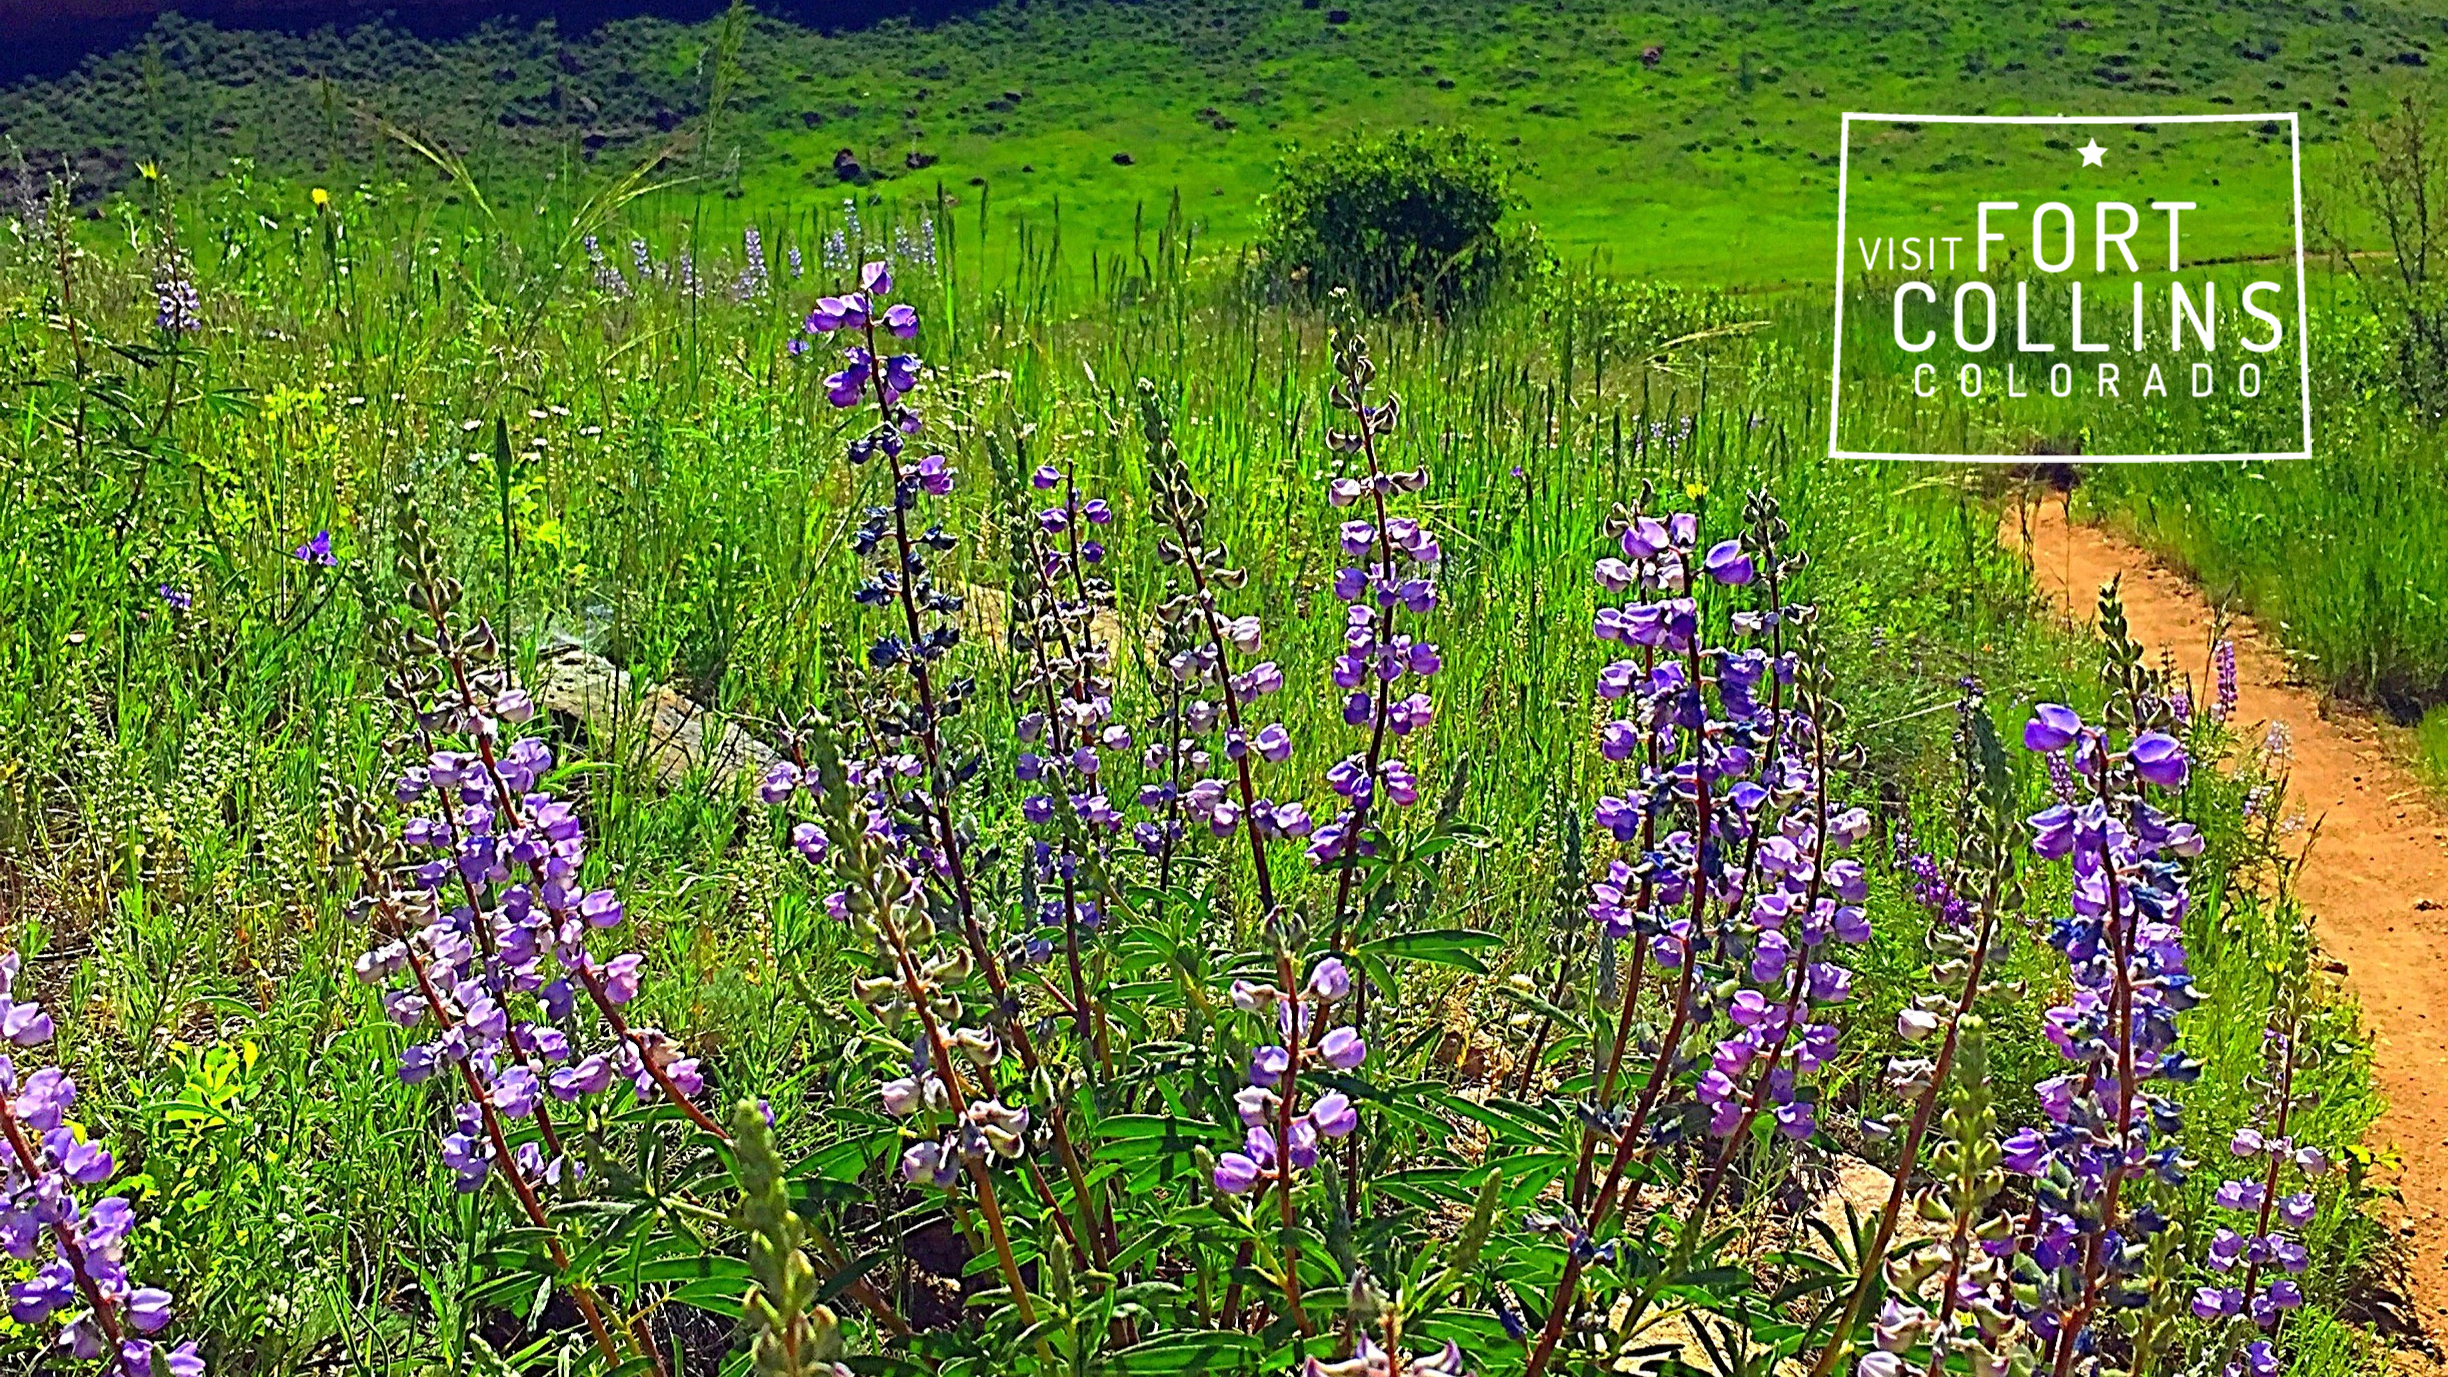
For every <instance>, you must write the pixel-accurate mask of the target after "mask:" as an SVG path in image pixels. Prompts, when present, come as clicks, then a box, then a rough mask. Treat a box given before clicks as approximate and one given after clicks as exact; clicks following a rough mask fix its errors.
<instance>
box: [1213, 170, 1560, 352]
mask: <svg viewBox="0 0 2448 1377" xmlns="http://www.w3.org/2000/svg"><path fill="white" fill-rule="evenodd" d="M1513 170H1514V169H1513V163H1512V160H1511V159H1510V158H1509V157H1507V156H1506V155H1505V154H1504V153H1503V152H1502V150H1500V149H1499V148H1498V147H1497V146H1496V145H1495V144H1493V143H1490V142H1489V141H1487V140H1486V139H1483V138H1481V137H1479V136H1478V135H1476V134H1473V133H1471V132H1470V131H1469V130H1466V129H1405V130H1400V131H1398V132H1396V133H1392V134H1382V135H1370V134H1361V135H1357V136H1354V137H1351V138H1347V139H1343V140H1340V141H1338V142H1336V143H1333V144H1330V145H1328V146H1326V147H1325V148H1322V149H1314V150H1306V151H1295V152H1293V153H1292V154H1291V155H1290V156H1288V157H1286V158H1285V159H1284V161H1283V163H1282V164H1281V166H1280V167H1279V168H1278V170H1277V185H1276V189H1275V193H1274V194H1273V195H1272V196H1270V197H1268V198H1267V202H1266V207H1265V237H1264V239H1263V241H1262V244H1261V249H1262V253H1263V255H1264V261H1265V264H1266V267H1267V270H1268V272H1269V273H1270V274H1271V276H1272V278H1273V280H1274V282H1275V283H1276V284H1277V285H1279V286H1281V287H1284V288H1287V289H1291V290H1296V291H1302V292H1308V293H1319V294H1322V293H1324V292H1327V291H1331V290H1333V289H1334V288H1337V287H1343V288H1348V289H1349V290H1350V291H1351V293H1352V295H1353V296H1355V297H1356V298H1358V299H1359V301H1360V302H1361V303H1362V304H1363V305H1365V306H1367V307H1368V308H1369V309H1370V310H1373V311H1383V310H1386V309H1388V308H1390V307H1392V306H1394V305H1396V304H1398V303H1402V302H1416V303H1418V304H1419V305H1422V306H1425V307H1427V308H1428V309H1430V310H1440V311H1441V310H1444V309H1446V308H1448V307H1451V306H1453V305H1457V304H1460V303H1463V302H1467V301H1470V300H1474V299H1476V298H1478V297H1480V296H1481V295H1483V294H1484V293H1485V292H1486V291H1487V289H1488V288H1489V287H1490V286H1492V285H1493V284H1494V283H1495V282H1497V281H1498V280H1500V279H1501V278H1502V277H1504V276H1505V275H1506V274H1507V273H1508V272H1510V271H1512V270H1513V269H1514V268H1515V267H1517V266H1518V265H1519V264H1520V263H1522V262H1523V261H1525V260H1527V259H1528V258H1530V257H1532V256H1533V255H1534V249H1533V244H1534V242H1535V240H1534V234H1533V233H1532V232H1531V231H1529V230H1527V229H1526V228H1525V229H1522V230H1518V231H1513V232H1508V228H1507V227H1506V226H1505V225H1504V223H1503V221H1504V217H1505V212H1506V211H1508V210H1511V209H1514V208H1515V207H1517V206H1518V205H1519V204H1520V197H1519V196H1517V195H1516V194H1515V193H1514V191H1513V187H1512V174H1513Z"/></svg>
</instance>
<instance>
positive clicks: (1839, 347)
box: [1828, 110, 2312, 464]
mask: <svg viewBox="0 0 2448 1377" xmlns="http://www.w3.org/2000/svg"><path fill="white" fill-rule="evenodd" d="M1855 120H1862V121H1865V122H1872V123H1886V124H2073V125H2082V124H2102V125H2118V124H2126V125H2131V124H2243V123H2252V122H2255V121H2259V122H2264V123H2266V122H2269V121H2272V120H2284V121H2286V126H2287V149H2288V161H2289V163H2290V165H2291V168H2292V174H2293V182H2294V193H2295V354H2296V373H2297V376H2298V378H2299V379H2300V380H2301V386H2302V397H2303V402H2302V405H2303V448H2302V449H2300V450H2285V451H2270V452H2264V453H2254V454H2242V453H2238V454H2075V455H2065V456H2062V457H2064V458H2068V459H2077V460H2081V461H2083V462H2085V463H2101V464H2205V463H2240V462H2243V461H2245V460H2250V459H2309V458H2311V457H2312V339H2311V328H2310V322H2309V312H2308V311H2307V309H2306V298H2305V292H2304V237H2303V123H2302V119H2301V117H2300V115H2299V113H2298V112H2296V111H2292V110H2289V111H2272V112H2267V113H2262V114H2251V113H2234V114H2209V115H1897V114H1882V113H1874V112H1868V111H1857V110H1847V111H1845V112H1844V118H1843V121H1842V123H1841V124H1840V125H1839V134H1838V143H1837V148H1836V329H1835V341H1834V344H1833V345H1832V347H1831V352H1832V354H1833V357H1832V358H1831V359H1830V360H1829V364H1828V457H1829V458H1830V459H1900V460H1921V461H1926V462H1932V463H1967V464H2001V463H2013V462H2015V461H2017V460H2018V459H2021V458H2024V457H2026V456H2021V455H2013V454H1922V453H1891V452H1888V451H1884V450H1854V449H1840V448H1838V445H1837V435H1838V427H1840V426H1841V425H1842V424H1843V421H1844V415H1843V411H1844V304H1845V196H1846V182H1847V179H1848V176H1849V175H1850V173H1851V170H1852V165H1853V121H1855Z"/></svg>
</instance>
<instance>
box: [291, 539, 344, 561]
mask: <svg viewBox="0 0 2448 1377" xmlns="http://www.w3.org/2000/svg"><path fill="white" fill-rule="evenodd" d="M289 557H290V558H291V559H294V560H296V561H298V562H299V563H301V564H317V565H321V566H322V567H324V568H326V569H329V568H333V567H335V566H337V565H338V564H339V563H340V557H339V556H338V555H335V554H333V553H332V541H331V532H329V531H317V532H315V533H314V536H313V538H311V539H309V540H308V541H307V542H306V543H305V544H303V545H300V546H299V547H297V548H296V549H294V550H291V551H290V552H289Z"/></svg>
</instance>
